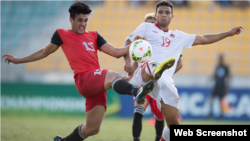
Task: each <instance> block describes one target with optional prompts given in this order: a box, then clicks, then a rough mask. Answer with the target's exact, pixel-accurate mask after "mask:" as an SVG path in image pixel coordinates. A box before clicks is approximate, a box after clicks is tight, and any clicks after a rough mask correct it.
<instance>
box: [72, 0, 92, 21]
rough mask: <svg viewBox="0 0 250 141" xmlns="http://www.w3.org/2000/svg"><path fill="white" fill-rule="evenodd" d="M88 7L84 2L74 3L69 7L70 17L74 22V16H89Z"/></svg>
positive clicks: (89, 10)
mask: <svg viewBox="0 0 250 141" xmlns="http://www.w3.org/2000/svg"><path fill="white" fill-rule="evenodd" d="M91 11H92V10H91V9H90V7H89V6H88V5H87V4H86V3H84V2H75V3H73V4H72V5H71V6H70V7H69V13H70V17H71V18H72V19H73V20H74V19H75V17H76V14H77V15H79V14H90V13H91Z"/></svg>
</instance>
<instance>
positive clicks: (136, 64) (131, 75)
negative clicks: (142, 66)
mask: <svg viewBox="0 0 250 141" xmlns="http://www.w3.org/2000/svg"><path fill="white" fill-rule="evenodd" d="M137 68H138V63H137V62H134V63H133V65H132V72H129V73H128V76H124V77H123V79H125V80H126V81H130V80H131V78H132V77H133V76H134V72H135V70H136V69H137Z"/></svg>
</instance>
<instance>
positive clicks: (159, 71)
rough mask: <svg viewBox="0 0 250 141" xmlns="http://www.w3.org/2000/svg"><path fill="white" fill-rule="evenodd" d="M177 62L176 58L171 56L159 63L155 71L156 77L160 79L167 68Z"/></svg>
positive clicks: (154, 75)
mask: <svg viewBox="0 0 250 141" xmlns="http://www.w3.org/2000/svg"><path fill="white" fill-rule="evenodd" d="M174 63H175V58H169V59H167V60H165V61H164V62H163V63H161V64H160V65H158V66H157V67H156V68H155V69H154V72H153V77H154V79H159V78H160V77H161V75H162V73H163V72H164V71H165V70H166V69H169V68H171V67H172V66H173V65H174Z"/></svg>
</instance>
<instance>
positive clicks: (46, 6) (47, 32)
mask: <svg viewBox="0 0 250 141" xmlns="http://www.w3.org/2000/svg"><path fill="white" fill-rule="evenodd" d="M73 2H74V1H1V55H3V54H6V53H8V54H13V55H14V56H16V57H23V56H26V55H29V54H31V53H33V52H35V51H37V50H39V49H41V48H42V47H44V46H45V45H46V44H47V43H49V42H50V40H51V37H52V35H53V33H54V32H55V31H56V29H58V28H64V29H69V28H71V26H70V22H69V13H68V8H69V6H70V5H71V4H72V3H73ZM84 2H86V3H87V4H89V5H90V7H91V9H92V10H93V12H92V13H91V15H90V18H89V21H88V25H87V30H95V31H98V33H99V34H100V35H102V36H103V37H104V39H106V40H107V41H108V42H109V43H111V44H113V45H114V46H116V47H122V46H123V43H124V42H125V38H126V37H127V36H129V35H130V34H131V33H132V32H133V30H135V29H136V28H137V27H138V26H139V25H140V24H141V23H142V22H144V16H145V15H146V14H147V13H154V12H155V4H156V2H157V1H84ZM171 2H173V4H174V6H175V7H174V15H175V17H174V19H173V20H172V22H171V24H170V30H181V31H183V32H186V33H189V34H200V35H204V34H210V33H220V32H226V31H229V30H231V29H232V28H233V27H235V26H242V27H243V28H244V31H243V32H242V33H241V34H240V35H237V36H234V37H229V38H226V39H224V40H222V41H220V42H218V43H214V44H211V45H204V46H195V47H193V48H192V49H186V50H183V53H182V55H183V57H182V61H183V68H182V69H181V70H180V71H179V72H178V73H177V74H176V75H174V76H173V79H174V80H175V83H176V87H177V88H178V91H179V95H180V105H181V108H180V114H181V116H182V120H183V121H185V120H198V119H199V120H207V116H208V115H209V110H210V106H209V97H210V95H211V92H212V87H213V84H214V81H212V79H211V77H212V75H213V73H214V70H215V67H216V65H217V63H218V62H217V60H218V56H219V54H224V58H225V63H226V64H227V65H228V66H229V68H230V72H231V76H232V81H231V83H230V89H229V91H228V93H227V95H226V97H225V101H226V103H227V105H226V106H227V107H226V108H227V109H228V110H226V112H224V115H223V118H222V119H219V115H220V113H221V112H223V111H222V110H221V108H220V105H221V104H222V103H221V102H220V101H219V100H218V99H217V100H216V99H215V101H214V105H213V107H212V108H213V109H214V110H213V116H212V118H211V120H223V121H226V120H228V121H247V122H249V121H250V34H249V33H250V6H249V5H250V1H171ZM98 55H99V61H100V65H101V68H105V69H111V70H113V71H117V72H119V73H121V74H122V75H126V73H125V71H124V70H123V64H124V63H123V59H122V58H120V59H116V58H112V57H110V56H108V55H106V54H104V53H102V52H98ZM131 83H132V84H134V85H136V83H135V81H134V79H133V80H131ZM107 95H108V109H107V114H106V117H119V118H124V117H126V118H132V117H133V110H134V105H133V101H132V97H131V96H120V95H118V94H116V93H115V92H114V91H113V90H108V94H107ZM84 103H85V99H84V98H83V97H81V95H80V94H78V92H77V90H76V88H75V85H74V79H73V71H72V70H71V69H70V67H69V64H68V62H67V60H66V57H65V56H64V54H63V52H62V50H61V49H59V50H58V51H56V52H55V53H54V54H52V55H50V56H48V57H47V58H45V59H43V60H40V61H36V62H32V63H28V64H19V65H13V64H9V65H7V64H5V63H4V59H2V60H1V115H2V116H4V115H12V114H14V115H15V114H18V115H25V114H28V115H34V114H35V115H52V116H54V115H70V116H72V115H73V116H79V115H80V116H82V115H83V116H84V111H85V104H84ZM149 109H150V108H147V110H146V112H145V114H144V117H146V118H149V117H152V116H153V115H152V113H151V112H150V110H149ZM131 124H132V123H131Z"/></svg>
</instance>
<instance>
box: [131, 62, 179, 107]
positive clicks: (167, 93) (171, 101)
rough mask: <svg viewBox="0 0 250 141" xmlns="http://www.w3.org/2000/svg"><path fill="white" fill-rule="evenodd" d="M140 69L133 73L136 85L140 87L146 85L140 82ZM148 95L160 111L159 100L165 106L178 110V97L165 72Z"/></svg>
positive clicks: (172, 83)
mask: <svg viewBox="0 0 250 141" xmlns="http://www.w3.org/2000/svg"><path fill="white" fill-rule="evenodd" d="M141 69H142V67H138V68H137V69H136V70H135V73H134V78H135V80H136V82H137V84H138V85H140V86H141V85H144V84H145V83H146V82H144V81H143V80H142V75H141ZM148 95H149V96H150V97H152V98H154V99H155V100H156V103H157V107H158V108H159V109H160V110H161V102H160V101H161V100H162V101H163V102H164V103H165V104H167V105H170V106H173V107H175V108H177V109H179V95H178V91H177V89H176V87H175V84H174V80H173V79H172V77H170V76H169V75H167V73H165V72H164V73H163V74H162V76H161V78H160V79H159V80H158V81H157V82H156V83H155V86H154V89H153V91H152V92H150V93H149V94H148Z"/></svg>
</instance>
